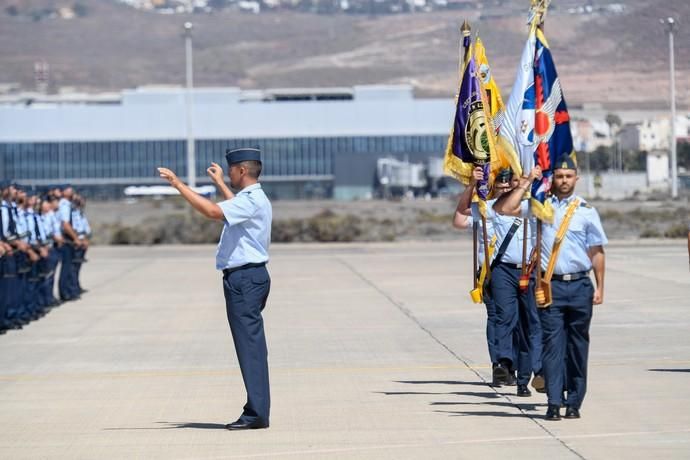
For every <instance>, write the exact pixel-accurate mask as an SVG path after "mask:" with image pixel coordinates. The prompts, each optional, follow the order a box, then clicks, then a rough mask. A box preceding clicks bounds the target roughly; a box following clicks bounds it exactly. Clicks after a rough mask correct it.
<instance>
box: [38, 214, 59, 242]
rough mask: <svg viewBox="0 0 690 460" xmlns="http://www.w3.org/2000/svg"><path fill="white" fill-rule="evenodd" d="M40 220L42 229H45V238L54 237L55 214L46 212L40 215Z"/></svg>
mask: <svg viewBox="0 0 690 460" xmlns="http://www.w3.org/2000/svg"><path fill="white" fill-rule="evenodd" d="M40 218H41V220H42V221H43V228H44V229H45V232H46V237H49V238H52V237H53V236H55V235H56V231H55V229H56V228H57V226H56V224H55V213H54V212H53V211H48V212H46V213H45V214H41V217H40Z"/></svg>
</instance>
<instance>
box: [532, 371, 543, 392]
mask: <svg viewBox="0 0 690 460" xmlns="http://www.w3.org/2000/svg"><path fill="white" fill-rule="evenodd" d="M532 388H534V391H536V392H537V393H546V380H544V376H543V375H541V374H534V378H533V379H532Z"/></svg>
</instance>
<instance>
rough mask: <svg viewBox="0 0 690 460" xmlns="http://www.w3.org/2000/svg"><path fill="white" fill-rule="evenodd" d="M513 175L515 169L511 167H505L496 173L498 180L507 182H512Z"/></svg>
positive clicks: (503, 182)
mask: <svg viewBox="0 0 690 460" xmlns="http://www.w3.org/2000/svg"><path fill="white" fill-rule="evenodd" d="M512 177H513V170H512V169H510V168H503V169H501V170H500V171H498V173H497V174H496V182H498V183H502V184H505V183H506V182H510V179H511V178H512Z"/></svg>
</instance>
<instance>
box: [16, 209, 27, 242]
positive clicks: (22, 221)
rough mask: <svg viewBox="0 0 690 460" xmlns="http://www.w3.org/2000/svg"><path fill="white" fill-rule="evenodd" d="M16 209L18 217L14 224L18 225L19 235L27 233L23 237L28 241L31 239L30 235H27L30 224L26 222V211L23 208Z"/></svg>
mask: <svg viewBox="0 0 690 460" xmlns="http://www.w3.org/2000/svg"><path fill="white" fill-rule="evenodd" d="M15 209H16V212H17V213H16V218H15V220H14V225H15V226H16V227H17V235H20V236H21V235H25V236H24V237H23V238H21V239H22V240H23V241H26V242H28V241H29V235H27V233H28V231H29V226H28V225H27V222H26V211H25V210H23V209H17V208H15Z"/></svg>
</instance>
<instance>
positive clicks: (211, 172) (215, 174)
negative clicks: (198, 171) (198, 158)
mask: <svg viewBox="0 0 690 460" xmlns="http://www.w3.org/2000/svg"><path fill="white" fill-rule="evenodd" d="M206 174H208V176H209V177H210V178H211V180H213V182H216V183H218V182H223V168H222V167H221V166H220V165H219V164H217V163H211V166H209V168H208V169H207V170H206Z"/></svg>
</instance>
